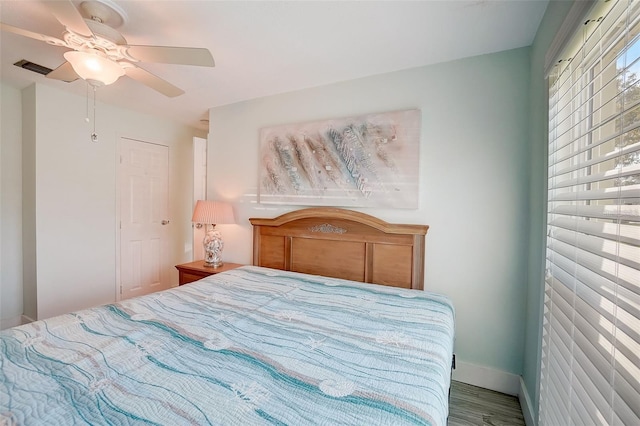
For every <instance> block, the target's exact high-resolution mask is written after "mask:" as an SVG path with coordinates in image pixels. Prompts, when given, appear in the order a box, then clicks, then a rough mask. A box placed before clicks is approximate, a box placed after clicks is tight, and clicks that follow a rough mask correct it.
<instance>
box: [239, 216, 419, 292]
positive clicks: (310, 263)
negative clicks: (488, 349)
mask: <svg viewBox="0 0 640 426" xmlns="http://www.w3.org/2000/svg"><path fill="white" fill-rule="evenodd" d="M249 221H250V222H251V224H252V225H253V264H254V265H256V266H264V267H267V268H274V269H281V270H285V271H295V272H303V273H307V274H314V275H323V276H327V277H336V278H345V279H349V280H353V281H360V282H366V283H375V284H384V285H390V286H394V287H404V288H413V289H419V290H422V289H424V242H425V235H426V234H427V230H428V229H429V227H428V226H426V225H398V224H391V223H387V222H385V221H383V220H380V219H377V218H375V217H373V216H369V215H367V214H364V213H360V212H355V211H352V210H344V209H338V208H324V207H320V208H309V209H302V210H297V211H293V212H291V213H286V214H283V215H281V216H278V217H276V218H274V219H263V218H251V219H249Z"/></svg>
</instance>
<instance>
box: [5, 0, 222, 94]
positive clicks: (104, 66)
mask: <svg viewBox="0 0 640 426" xmlns="http://www.w3.org/2000/svg"><path fill="white" fill-rule="evenodd" d="M42 4H43V5H45V6H46V7H47V8H48V9H49V10H50V11H51V13H52V14H53V16H54V17H55V18H56V19H57V20H58V21H59V22H60V23H61V24H62V25H63V26H64V27H65V31H64V32H63V34H62V39H58V38H55V37H51V36H48V35H45V34H39V33H35V32H32V31H29V30H25V29H22V28H18V27H14V26H11V25H7V24H4V23H0V29H2V30H3V31H8V32H11V33H14V34H18V35H21V36H24V37H30V38H33V39H36V40H40V41H44V42H45V43H48V44H51V45H54V46H63V47H67V48H69V49H72V50H70V51H68V52H65V53H64V58H65V59H66V61H65V63H63V64H62V65H60V66H59V67H58V68H56V69H55V70H53V71H51V72H50V73H48V74H47V75H46V76H47V77H48V78H52V79H55V80H62V81H66V82H71V81H75V80H77V79H78V78H82V79H83V80H86V81H87V82H88V83H89V84H91V85H92V86H94V87H99V86H103V85H108V84H112V83H114V82H115V81H116V80H118V79H119V78H120V77H121V76H123V75H126V76H127V77H130V78H132V79H134V80H136V81H138V82H140V83H142V84H144V85H146V86H148V87H150V88H152V89H154V90H157V91H158V92H160V93H162V94H164V95H166V96H169V97H175V96H179V95H182V94H183V93H184V90H182V89H180V88H178V87H176V86H174V85H173V84H171V83H169V82H168V81H166V80H164V79H162V78H160V77H158V76H156V75H154V74H152V73H150V72H149V71H146V70H144V69H143V68H140V67H139V66H138V65H137V63H139V62H158V63H165V64H180V65H197V66H204V67H213V66H215V62H214V60H213V57H212V56H211V52H209V50H207V49H204V48H195V47H169V46H135V45H129V44H127V41H126V40H125V38H124V37H123V36H122V35H121V34H120V33H119V32H118V31H116V30H115V29H114V28H117V27H119V26H120V25H122V23H123V22H124V21H125V17H126V14H125V13H124V11H123V10H122V9H121V8H120V7H118V6H117V5H116V4H115V3H113V2H112V1H110V0H87V1H83V2H81V3H80V4H79V6H78V7H79V9H76V7H75V6H74V4H73V3H72V1H71V0H63V1H42Z"/></svg>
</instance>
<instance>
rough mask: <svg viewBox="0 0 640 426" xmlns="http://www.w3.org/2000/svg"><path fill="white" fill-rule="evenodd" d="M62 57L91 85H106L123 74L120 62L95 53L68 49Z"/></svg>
mask: <svg viewBox="0 0 640 426" xmlns="http://www.w3.org/2000/svg"><path fill="white" fill-rule="evenodd" d="M64 58H65V59H66V60H67V61H69V63H70V64H71V66H72V67H73V70H74V71H75V72H76V74H78V75H79V76H80V77H81V78H82V79H83V80H86V81H87V82H88V83H89V84H91V85H93V86H107V85H109V84H112V83H115V82H116V80H118V79H119V78H120V77H122V76H123V75H124V69H123V68H122V67H121V66H120V64H118V63H117V62H116V61H112V60H111V59H109V58H105V57H104V56H101V55H99V54H97V53H92V52H79V51H69V52H66V53H65V54H64Z"/></svg>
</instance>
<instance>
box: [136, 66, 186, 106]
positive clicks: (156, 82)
mask: <svg viewBox="0 0 640 426" xmlns="http://www.w3.org/2000/svg"><path fill="white" fill-rule="evenodd" d="M125 72H126V73H127V76H128V77H131V78H132V79H134V80H136V81H138V82H140V83H142V84H144V85H146V86H148V87H150V88H152V89H154V90H156V91H158V92H160V93H162V94H163V95H165V96H168V97H170V98H175V97H176V96H180V95H182V94H183V93H184V90H182V89H180V88H179V87H176V86H174V85H173V84H171V83H169V82H168V81H166V80H163V79H161V78H160V77H158V76H155V75H153V74H151V73H150V72H149V71H147V70H143V69H142V68H139V67H136V66H133V65H131V66H128V67H126V68H125Z"/></svg>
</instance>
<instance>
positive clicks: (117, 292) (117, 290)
mask: <svg viewBox="0 0 640 426" xmlns="http://www.w3.org/2000/svg"><path fill="white" fill-rule="evenodd" d="M116 138H117V141H118V146H117V149H116V176H115V177H116V205H115V208H116V214H115V217H116V221H115V224H114V225H115V229H116V247H115V252H116V282H115V286H114V289H113V291H114V293H115V301H116V302H120V300H122V294H121V292H120V286H121V282H120V281H121V274H120V268H121V264H120V242H121V238H120V229H121V228H120V220H121V216H120V196H121V195H122V194H121V191H120V164H122V139H128V140H132V141H136V142H141V143H148V144H150V145H158V146H164V147H166V148H167V155H168V157H169V158H168V159H169V164H168V168H167V174H168V176H167V198H168V199H169V200H170V199H171V193H170V191H171V146H169V145H168V144H166V143H159V142H149V141H146V140H143V139H141V138H135V137H131V136H123V135H116ZM169 214H170V211H169ZM168 246H169V247H170V246H171V244H168ZM167 257H168V258H169V259H171V256H167Z"/></svg>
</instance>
